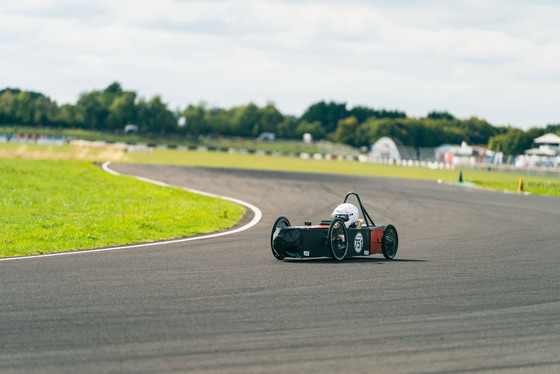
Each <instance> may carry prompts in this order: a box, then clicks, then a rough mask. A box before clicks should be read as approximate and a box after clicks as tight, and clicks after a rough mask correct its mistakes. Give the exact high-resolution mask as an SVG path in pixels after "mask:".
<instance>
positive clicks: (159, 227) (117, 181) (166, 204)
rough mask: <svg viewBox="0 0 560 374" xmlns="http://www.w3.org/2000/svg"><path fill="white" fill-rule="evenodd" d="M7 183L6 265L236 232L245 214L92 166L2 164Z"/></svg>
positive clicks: (2, 225)
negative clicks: (24, 258)
mask: <svg viewBox="0 0 560 374" xmlns="http://www.w3.org/2000/svg"><path fill="white" fill-rule="evenodd" d="M0 176H1V177H0V210H1V211H2V215H1V216H0V257H6V256H20V255H30V254H40V253H50V252H62V251H68V250H75V249H85V248H93V247H96V248H97V247H105V246H112V245H121V244H128V243H139V242H147V241H153V240H161V239H171V238H177V237H185V236H191V235H196V234H200V233H205V232H212V231H217V230H221V229H225V228H227V227H231V226H232V225H234V224H235V223H237V222H238V221H239V220H240V219H241V218H242V217H243V214H244V213H245V208H243V207H242V206H239V205H237V204H234V203H231V202H229V201H225V200H221V199H217V198H210V197H205V196H200V195H196V194H193V193H190V192H187V191H184V190H182V189H179V188H173V187H161V186H156V185H152V184H149V183H145V182H141V181H138V180H137V179H135V178H132V177H127V176H118V177H116V176H113V175H109V174H107V173H105V172H104V171H102V170H101V169H100V168H99V167H97V166H95V165H92V164H91V163H88V162H85V161H68V160H37V159H35V160H33V159H20V158H0Z"/></svg>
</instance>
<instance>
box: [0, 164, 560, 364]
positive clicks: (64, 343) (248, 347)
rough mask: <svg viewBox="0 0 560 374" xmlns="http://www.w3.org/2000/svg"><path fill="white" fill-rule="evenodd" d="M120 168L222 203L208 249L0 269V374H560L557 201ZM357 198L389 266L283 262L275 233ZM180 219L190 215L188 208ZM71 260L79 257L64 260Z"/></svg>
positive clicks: (185, 247) (247, 173)
mask: <svg viewBox="0 0 560 374" xmlns="http://www.w3.org/2000/svg"><path fill="white" fill-rule="evenodd" d="M110 169H111V170H113V171H114V172H116V173H121V174H127V175H134V176H138V177H141V178H147V179H150V180H152V181H159V182H161V183H165V184H169V185H173V186H179V187H182V188H188V189H191V190H197V191H204V192H205V193H209V194H214V195H219V196H229V197H232V198H234V199H238V200H240V201H242V202H246V203H248V204H250V205H251V206H254V207H256V208H257V209H258V211H259V212H262V217H258V218H259V219H258V220H256V217H257V216H258V213H255V211H253V210H250V209H249V210H248V214H247V215H246V217H245V218H244V219H243V220H242V222H240V224H239V225H238V227H236V229H237V228H240V227H243V226H245V225H248V224H250V223H251V222H252V223H253V224H252V225H251V226H250V227H249V228H248V229H247V230H243V231H241V230H240V231H237V232H234V233H232V234H229V235H220V236H214V237H207V238H204V239H201V240H190V241H186V240H176V241H169V242H164V243H163V244H162V243H161V242H158V243H157V245H131V246H128V247H121V248H116V249H111V250H101V251H81V252H80V253H79V255H60V256H58V255H57V256H48V257H45V256H32V257H27V258H20V259H14V260H10V261H0V282H1V284H2V285H1V287H0V311H1V312H0V373H183V372H184V373H287V372H289V373H315V372H316V373H342V372H344V373H463V372H484V373H488V372H495V373H527V372H531V373H557V372H560V356H559V354H558V352H560V276H559V275H558V269H560V244H559V243H560V234H559V231H558V224H559V222H560V198H558V197H547V196H536V195H520V194H505V193H501V192H495V191H484V190H472V189H465V188H462V187H458V186H454V185H445V184H437V183H436V182H435V181H433V182H432V181H418V180H408V179H391V178H376V177H363V176H343V175H329V174H312V173H290V172H273V171H256V170H237V169H225V168H224V169H219V168H198V167H183V166H161V165H157V166H155V165H131V164H111V165H110ZM349 191H355V192H357V193H358V194H359V195H360V198H361V200H362V202H363V204H364V206H365V207H366V209H367V210H368V212H369V214H370V215H371V216H372V218H373V220H374V222H375V223H376V224H383V225H386V224H389V223H390V224H393V225H395V227H396V228H397V230H398V234H399V250H398V253H397V256H396V258H395V259H394V260H392V261H388V260H385V259H384V258H383V256H381V255H378V256H371V257H364V258H352V259H347V260H345V261H342V262H336V261H333V260H332V259H329V258H325V259H306V260H284V261H278V260H276V259H275V258H274V257H273V255H272V253H271V250H270V230H271V228H272V224H273V223H274V221H275V220H276V218H277V217H278V216H286V217H287V218H288V219H289V220H290V222H291V223H292V224H294V225H299V224H303V222H305V221H311V222H313V223H318V222H319V221H321V220H322V219H329V217H330V214H331V212H332V211H333V209H334V208H335V207H336V206H337V205H338V204H339V203H341V202H342V199H343V198H344V196H345V194H346V193H347V192H349ZM188 214H189V212H185V215H188ZM73 253H78V252H73Z"/></svg>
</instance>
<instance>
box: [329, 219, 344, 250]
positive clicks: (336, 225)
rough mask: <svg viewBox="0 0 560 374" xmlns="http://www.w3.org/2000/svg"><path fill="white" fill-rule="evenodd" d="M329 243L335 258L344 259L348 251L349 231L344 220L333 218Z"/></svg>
mask: <svg viewBox="0 0 560 374" xmlns="http://www.w3.org/2000/svg"><path fill="white" fill-rule="evenodd" d="M327 245H328V246H329V251H330V252H331V256H332V258H333V259H335V260H337V261H342V260H344V257H346V253H347V252H348V231H347V230H346V226H345V225H344V222H342V220H341V219H339V218H336V219H335V220H333V221H332V222H331V225H330V226H329V231H328V234H327Z"/></svg>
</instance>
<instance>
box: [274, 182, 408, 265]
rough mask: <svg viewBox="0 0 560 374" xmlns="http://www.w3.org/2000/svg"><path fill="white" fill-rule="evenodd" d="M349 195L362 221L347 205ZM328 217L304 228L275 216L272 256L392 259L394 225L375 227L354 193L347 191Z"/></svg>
mask: <svg viewBox="0 0 560 374" xmlns="http://www.w3.org/2000/svg"><path fill="white" fill-rule="evenodd" d="M352 195H353V196H355V197H356V199H357V201H358V205H359V207H360V211H361V213H362V218H360V217H359V216H360V211H359V210H358V208H357V207H356V206H355V205H353V204H350V203H348V202H347V200H348V197H350V196H352ZM331 217H332V218H333V219H332V220H323V221H321V223H320V224H318V225H312V224H311V222H305V224H304V225H303V226H292V225H291V224H290V221H288V219H287V218H286V217H283V216H281V217H278V219H277V220H276V222H274V225H273V226H272V232H271V234H270V246H271V248H272V254H273V255H274V257H276V258H277V259H278V260H283V259H285V258H286V257H289V258H308V257H332V258H333V259H334V260H336V261H342V260H344V259H345V258H348V257H354V256H370V255H373V254H378V253H382V254H383V256H384V257H385V258H386V259H388V260H392V259H393V258H395V255H396V254H397V249H398V247H399V237H398V235H397V229H396V228H395V227H394V226H393V225H387V226H376V225H375V224H374V223H373V220H372V219H371V217H370V216H369V214H368V212H367V211H366V210H365V208H364V206H363V204H362V201H361V200H360V197H359V196H358V194H357V193H355V192H348V193H347V194H346V196H345V197H344V201H343V202H342V204H340V205H339V206H337V207H336V209H335V210H334V211H333V213H332V214H331Z"/></svg>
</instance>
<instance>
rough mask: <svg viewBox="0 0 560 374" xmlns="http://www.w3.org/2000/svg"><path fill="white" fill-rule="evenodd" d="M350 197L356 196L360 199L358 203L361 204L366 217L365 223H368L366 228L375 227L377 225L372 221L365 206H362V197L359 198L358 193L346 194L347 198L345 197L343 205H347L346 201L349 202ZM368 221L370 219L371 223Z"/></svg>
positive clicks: (363, 214)
mask: <svg viewBox="0 0 560 374" xmlns="http://www.w3.org/2000/svg"><path fill="white" fill-rule="evenodd" d="M350 195H354V196H356V199H358V203H359V204H360V209H361V210H362V216H363V217H364V221H365V222H366V226H375V223H373V220H372V219H371V217H370V216H369V214H368V212H367V211H366V208H364V205H363V204H362V200H360V196H358V194H357V193H355V192H348V193H347V194H346V196H345V197H344V201H343V202H342V203H346V200H348V197H349V196H350ZM368 219H369V221H368ZM370 222H371V225H370Z"/></svg>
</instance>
